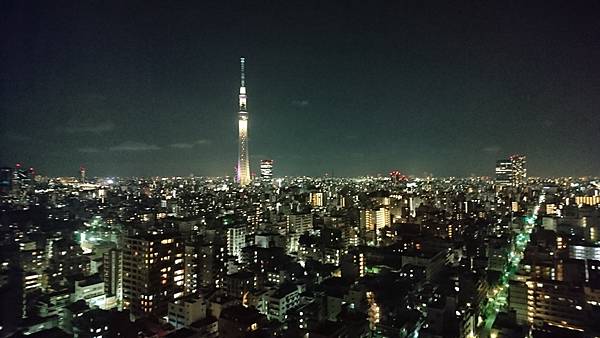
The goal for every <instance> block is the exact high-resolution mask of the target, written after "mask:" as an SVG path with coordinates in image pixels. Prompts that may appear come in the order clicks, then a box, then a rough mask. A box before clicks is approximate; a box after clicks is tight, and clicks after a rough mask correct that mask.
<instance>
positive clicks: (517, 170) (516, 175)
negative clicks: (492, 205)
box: [510, 155, 527, 186]
mask: <svg viewBox="0 0 600 338" xmlns="http://www.w3.org/2000/svg"><path fill="white" fill-rule="evenodd" d="M510 162H511V163H512V171H513V177H512V183H513V185H514V186H520V185H523V184H525V183H526V182H527V168H526V167H525V166H526V164H527V158H526V157H525V156H524V155H512V156H511V157H510Z"/></svg>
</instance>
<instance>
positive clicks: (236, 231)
mask: <svg viewBox="0 0 600 338" xmlns="http://www.w3.org/2000/svg"><path fill="white" fill-rule="evenodd" d="M226 240H227V254H228V255H229V256H233V257H236V259H237V260H238V261H240V260H241V257H242V249H243V248H244V247H245V246H246V228H245V227H244V226H242V225H238V226H232V227H230V228H229V229H227V238H226Z"/></svg>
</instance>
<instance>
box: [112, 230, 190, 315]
mask: <svg viewBox="0 0 600 338" xmlns="http://www.w3.org/2000/svg"><path fill="white" fill-rule="evenodd" d="M184 254H185V246H184V244H183V243H182V241H181V239H180V238H179V237H177V236H174V235H159V234H157V235H154V234H148V235H139V236H128V237H126V238H125V240H124V247H123V307H124V308H126V309H130V310H131V314H132V315H133V316H134V317H138V318H139V317H143V316H146V315H156V316H160V317H162V316H165V315H166V314H167V310H168V305H169V302H172V301H174V300H177V299H179V298H181V297H183V296H184V291H185V286H184V283H185V281H184V278H185V276H184V273H185V271H184Z"/></svg>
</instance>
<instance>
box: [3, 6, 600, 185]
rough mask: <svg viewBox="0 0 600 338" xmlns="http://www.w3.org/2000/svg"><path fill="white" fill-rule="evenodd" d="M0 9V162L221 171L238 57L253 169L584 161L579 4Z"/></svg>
mask: <svg viewBox="0 0 600 338" xmlns="http://www.w3.org/2000/svg"><path fill="white" fill-rule="evenodd" d="M4 6H5V8H4V9H5V10H4V11H3V12H4V13H9V14H10V13H18V15H14V16H10V15H8V20H4V22H3V23H2V28H3V29H2V31H3V32H4V34H2V40H1V41H2V47H3V48H2V49H3V50H4V51H6V52H5V53H3V54H2V61H3V62H2V66H0V73H1V75H2V79H3V81H2V90H0V102H1V103H0V113H1V114H2V119H3V121H5V122H6V123H5V124H4V128H3V130H2V133H1V135H0V137H1V139H2V143H3V145H4V146H3V151H2V152H1V154H0V162H1V163H2V165H4V166H13V165H14V163H17V162H21V163H27V164H28V165H31V166H33V167H35V168H38V169H39V170H40V172H43V173H45V174H47V175H50V176H62V175H75V174H76V171H77V168H78V166H80V165H84V166H85V167H86V168H88V171H89V174H90V175H94V176H135V175H139V176H150V175H189V174H191V173H193V174H195V175H204V176H225V175H232V172H233V171H234V168H233V165H232V162H233V161H235V158H236V147H237V144H236V143H237V137H236V131H235V128H234V127H233V126H234V125H235V124H236V123H235V121H236V120H237V118H236V114H234V112H235V111H236V108H235V102H234V99H232V98H233V97H234V96H235V95H236V94H235V88H236V87H237V86H236V82H237V79H238V75H237V68H236V67H234V66H232V65H234V64H235V62H236V61H235V60H236V59H237V57H238V56H239V55H244V56H245V57H247V58H248V60H251V62H252V65H253V66H252V68H251V69H250V70H249V77H251V78H252V79H253V82H252V88H253V93H254V96H253V102H252V108H253V122H252V129H253V132H252V133H253V134H252V135H253V136H252V138H251V140H250V143H251V144H252V145H251V146H250V147H251V148H252V154H251V157H250V164H251V171H252V172H253V173H255V174H258V173H259V161H260V160H261V159H264V158H269V159H274V160H276V161H277V166H278V170H277V173H278V175H281V176H294V175H311V176H319V175H323V174H325V173H328V174H330V175H331V174H333V175H335V176H344V177H349V176H360V175H376V174H386V173H388V172H390V171H392V170H400V171H401V172H403V173H408V174H412V175H424V174H425V173H432V174H434V175H436V176H469V175H471V174H475V175H487V176H492V175H493V174H494V162H495V161H496V160H497V159H499V158H505V157H507V156H509V155H510V154H513V153H523V154H526V155H527V157H528V162H529V167H530V172H531V173H532V175H536V176H561V175H572V176H583V175H595V174H596V173H598V172H599V171H600V155H599V154H598V153H597V151H595V148H596V146H595V144H596V143H597V140H598V135H599V128H600V120H598V114H596V113H595V110H596V107H598V105H599V103H600V102H598V97H597V96H596V95H593V94H594V91H593V90H592V88H596V87H597V86H598V82H597V79H598V78H599V77H598V76H595V74H598V73H600V70H599V69H598V66H597V65H596V64H595V63H594V62H593V60H595V59H597V56H598V54H599V53H600V50H599V49H598V47H597V46H598V44H595V43H590V42H593V41H594V40H593V39H594V37H593V36H591V35H590V34H589V33H588V32H592V31H595V30H597V28H599V27H598V22H597V20H593V16H592V15H591V14H590V13H593V12H594V10H593V8H584V7H578V6H570V5H564V6H558V5H554V4H545V5H544V7H543V9H544V13H545V14H546V15H545V16H544V17H543V18H541V17H539V16H538V15H537V13H538V12H537V10H538V9H539V8H537V7H535V6H533V5H527V4H514V5H513V6H516V7H517V8H512V7H511V6H509V5H501V4H494V5H493V6H490V7H491V8H483V7H480V5H478V4H475V3H473V4H468V5H466V4H465V5H464V6H462V7H453V6H452V5H449V4H448V5H441V6H440V7H439V8H437V10H438V11H439V12H433V13H429V12H427V11H423V9H422V8H419V7H418V6H416V5H408V4H404V5H385V6H384V5H381V6H376V5H372V6H367V7H365V8H362V7H360V6H356V5H352V4H349V5H347V6H335V5H333V4H332V5H328V4H316V3H313V4H311V3H307V4H304V5H291V6H289V8H288V7H279V5H273V6H274V7H273V8H266V7H261V6H256V7H250V8H246V7H247V6H245V5H243V4H231V5H227V6H225V5H223V7H219V6H216V7H211V6H207V5H199V4H196V5H194V6H189V7H185V6H184V7H185V8H171V7H170V6H171V5H164V6H166V7H168V9H169V10H168V11H162V10H161V8H159V7H153V6H148V7H147V8H145V9H144V11H143V12H142V13H141V14H140V15H143V16H144V17H146V18H148V20H149V22H148V23H142V24H140V25H139V26H135V25H133V24H132V23H130V22H129V16H127V15H126V14H127V13H130V12H134V13H135V10H136V8H135V6H131V7H128V6H126V5H115V6H114V7H112V6H110V5H90V4H70V5H67V6H64V7H61V8H49V7H48V8H47V7H44V6H49V5H47V4H45V5H44V4H42V5H41V6H42V7H33V5H28V4H18V5H16V4H15V5H12V4H9V3H6V4H5V5H4ZM119 6H122V7H119ZM589 6H593V5H589ZM111 9H115V10H117V12H119V14H117V15H110V14H111ZM119 10H122V11H119ZM123 13H125V14H123ZM242 13H244V15H241V14H242ZM264 13H281V15H279V16H278V18H271V17H269V16H268V15H266V14H264ZM440 13H444V15H441V14H440ZM516 13H519V14H516ZM232 14H233V16H234V17H235V16H237V15H240V20H238V21H235V20H234V21H231V19H228V20H225V21H224V20H222V19H223V18H227V17H231V16H232ZM563 14H567V15H564V16H563ZM122 15H123V16H122ZM61 18H65V20H66V21H63V20H62V19H61ZM573 18H577V19H576V20H575V19H573ZM105 20H106V21H105ZM105 22H106V23H108V25H105V24H104V23H105ZM39 27H49V28H50V29H40V28H39ZM210 32H218V34H210ZM281 36H285V37H286V38H285V39H283V38H281ZM555 45H560V46H561V48H556V47H555ZM457 159H458V160H457Z"/></svg>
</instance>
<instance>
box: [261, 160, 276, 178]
mask: <svg viewBox="0 0 600 338" xmlns="http://www.w3.org/2000/svg"><path fill="white" fill-rule="evenodd" d="M260 178H261V180H262V181H263V182H271V180H272V179H273V160H261V161H260Z"/></svg>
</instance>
